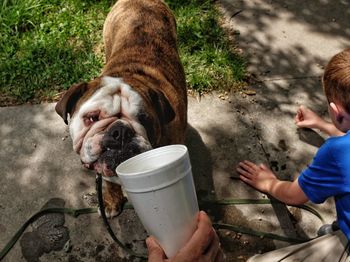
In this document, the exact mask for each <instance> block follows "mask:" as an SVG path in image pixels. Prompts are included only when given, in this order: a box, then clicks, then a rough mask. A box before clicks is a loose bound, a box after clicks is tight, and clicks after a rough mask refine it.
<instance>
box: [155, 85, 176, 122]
mask: <svg viewBox="0 0 350 262" xmlns="http://www.w3.org/2000/svg"><path fill="white" fill-rule="evenodd" d="M149 96H150V98H151V102H152V104H153V105H154V108H155V109H156V112H157V114H158V116H159V119H160V120H161V121H162V122H163V124H167V123H169V122H170V121H171V120H173V119H174V117H175V112H174V109H173V108H172V106H171V105H170V103H169V100H168V99H167V98H166V96H165V95H164V94H163V92H159V91H155V90H153V89H149Z"/></svg>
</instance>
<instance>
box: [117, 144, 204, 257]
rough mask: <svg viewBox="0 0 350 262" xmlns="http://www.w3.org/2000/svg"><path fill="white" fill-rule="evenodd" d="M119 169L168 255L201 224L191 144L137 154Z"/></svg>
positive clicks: (131, 197)
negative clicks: (190, 157) (192, 166)
mask: <svg viewBox="0 0 350 262" xmlns="http://www.w3.org/2000/svg"><path fill="white" fill-rule="evenodd" d="M116 172H117V174H118V176H119V178H120V181H121V184H122V186H123V188H124V190H125V191H126V194H127V196H128V199H129V201H130V202H131V203H132V205H133V206H134V209H135V211H136V213H137V215H138V217H139V218H140V220H141V222H142V224H143V226H144V227H145V229H146V230H147V232H148V233H149V234H150V235H153V236H154V237H155V238H156V239H157V240H158V242H159V243H160V245H161V246H162V248H163V250H164V252H165V254H166V255H167V257H168V258H170V257H172V256H174V255H175V254H176V252H177V251H178V250H179V249H180V248H181V247H183V246H184V245H185V243H186V242H187V241H188V240H189V239H190V238H191V236H192V234H193V232H194V231H195V229H196V226H197V216H198V212H199V209H198V202H197V196H196V191H195V186H194V182H193V177H192V171H191V163H190V159H189V155H188V150H187V147H186V146H184V145H170V146H164V147H160V148H156V149H152V150H150V151H146V152H144V153H141V154H139V155H136V156H134V157H132V158H129V159H128V160H126V161H124V162H122V163H121V164H120V165H118V167H117V169H116Z"/></svg>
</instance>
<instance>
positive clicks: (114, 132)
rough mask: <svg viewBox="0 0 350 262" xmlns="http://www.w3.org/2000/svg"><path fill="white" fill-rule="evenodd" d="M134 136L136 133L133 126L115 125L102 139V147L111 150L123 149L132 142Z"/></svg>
mask: <svg viewBox="0 0 350 262" xmlns="http://www.w3.org/2000/svg"><path fill="white" fill-rule="evenodd" d="M134 134H135V131H134V130H133V128H132V127H131V126H129V125H127V124H124V123H120V122H118V123H115V124H114V125H113V126H111V128H110V129H109V130H108V132H107V133H106V135H105V136H104V138H103V139H102V145H103V146H104V147H105V148H110V149H113V148H114V149H118V148H123V146H124V145H126V144H127V143H129V142H130V141H131V139H132V137H133V136H134Z"/></svg>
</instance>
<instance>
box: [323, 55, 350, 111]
mask: <svg viewBox="0 0 350 262" xmlns="http://www.w3.org/2000/svg"><path fill="white" fill-rule="evenodd" d="M323 88H324V92H325V95H326V97H327V100H328V102H337V103H339V104H340V105H341V106H343V107H344V109H345V110H346V111H347V112H348V113H350V48H349V49H346V50H344V51H342V52H340V53H338V54H336V55H335V56H333V57H332V59H331V60H330V61H329V62H328V64H327V66H326V69H325V71H324V74H323Z"/></svg>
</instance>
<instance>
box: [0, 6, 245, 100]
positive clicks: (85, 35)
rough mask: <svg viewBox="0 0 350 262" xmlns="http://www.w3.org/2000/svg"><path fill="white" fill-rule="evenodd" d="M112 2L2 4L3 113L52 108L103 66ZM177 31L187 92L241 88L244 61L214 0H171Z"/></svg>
mask: <svg viewBox="0 0 350 262" xmlns="http://www.w3.org/2000/svg"><path fill="white" fill-rule="evenodd" d="M113 2H114V1H111V0H99V1H93V0H85V1H84V0H25V1H23V0H2V1H0V92H1V96H0V106H4V105H9V104H21V103H25V102H32V103H36V102H40V101H43V100H45V101H52V100H54V99H55V94H57V93H59V92H62V91H63V90H65V89H67V88H68V87H69V86H70V85H72V84H74V83H77V82H79V81H87V80H90V79H92V78H94V77H96V76H97V75H99V74H100V72H101V68H102V67H103V57H104V54H103V46H102V27H103V22H104V19H105V17H106V15H107V13H108V11H109V9H110V7H111V5H112V4H113ZM166 2H167V3H168V4H169V6H170V7H171V8H172V10H173V11H174V13H175V16H176V18H177V25H178V38H179V48H180V56H181V59H182V62H183V64H184V67H185V72H186V79H187V82H188V87H189V88H191V89H193V90H195V91H198V92H206V91H208V90H214V89H227V88H230V87H234V86H237V85H239V84H240V83H241V82H242V79H243V78H244V75H245V65H244V60H243V59H242V58H240V57H239V56H237V55H236V54H235V53H234V52H233V49H232V47H231V46H230V44H229V42H228V40H227V37H226V36H225V35H224V33H223V31H222V30H221V29H220V28H219V27H218V25H217V17H218V12H217V10H216V9H215V8H214V5H213V3H212V1H211V0H197V1H196V0H187V1H185V0H168V1H166Z"/></svg>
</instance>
